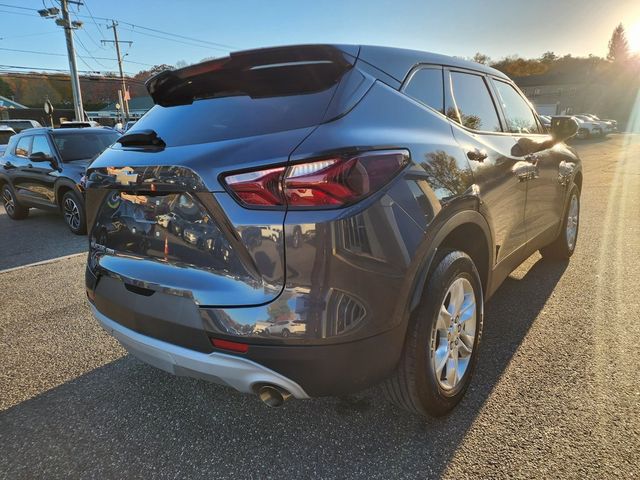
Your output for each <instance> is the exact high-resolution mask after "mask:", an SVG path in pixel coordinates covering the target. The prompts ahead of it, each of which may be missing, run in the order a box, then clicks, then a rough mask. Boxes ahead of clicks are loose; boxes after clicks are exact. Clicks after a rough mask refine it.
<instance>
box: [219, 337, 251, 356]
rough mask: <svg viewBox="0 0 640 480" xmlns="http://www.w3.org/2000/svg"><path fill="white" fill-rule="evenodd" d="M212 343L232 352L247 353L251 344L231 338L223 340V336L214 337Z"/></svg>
mask: <svg viewBox="0 0 640 480" xmlns="http://www.w3.org/2000/svg"><path fill="white" fill-rule="evenodd" d="M211 344H212V345H213V346H214V347H216V348H220V349H222V350H229V351H231V352H238V353H247V352H248V351H249V345H247V344H246V343H238V342H231V341H229V340H222V339H221V338H212V339H211Z"/></svg>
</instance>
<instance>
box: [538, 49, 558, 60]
mask: <svg viewBox="0 0 640 480" xmlns="http://www.w3.org/2000/svg"><path fill="white" fill-rule="evenodd" d="M557 59H558V56H557V55H556V54H555V53H554V52H552V51H548V52H544V53H543V54H542V56H541V57H540V61H541V62H542V63H553V62H555V61H556V60H557Z"/></svg>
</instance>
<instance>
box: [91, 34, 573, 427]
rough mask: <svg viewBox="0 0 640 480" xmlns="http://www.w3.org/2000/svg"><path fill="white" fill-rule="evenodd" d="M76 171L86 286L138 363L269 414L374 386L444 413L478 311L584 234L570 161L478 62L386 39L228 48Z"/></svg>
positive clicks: (463, 376) (165, 91)
mask: <svg viewBox="0 0 640 480" xmlns="http://www.w3.org/2000/svg"><path fill="white" fill-rule="evenodd" d="M147 88H148V90H149V93H150V95H151V96H152V97H153V100H154V102H155V104H156V105H155V106H154V107H153V109H151V111H149V112H148V113H147V114H146V115H145V116H144V117H143V118H142V119H141V120H139V121H138V122H137V123H136V124H135V125H134V126H133V127H132V128H131V130H129V131H128V132H127V133H126V134H125V135H124V136H123V137H121V138H120V140H119V141H118V143H116V144H115V145H114V146H112V147H111V148H109V149H108V150H106V151H105V152H104V153H103V154H102V155H101V156H100V157H99V158H98V159H97V160H96V161H95V162H94V163H93V164H92V165H91V167H90V169H89V170H88V172H87V182H86V199H87V222H88V228H89V232H90V241H91V248H90V253H89V257H88V265H87V270H86V287H87V295H88V297H89V300H90V302H91V305H92V309H93V313H94V315H95V316H96V318H97V319H98V320H99V322H100V323H101V324H102V325H103V326H104V327H105V329H106V330H107V331H109V332H110V333H111V334H112V335H114V336H115V337H116V338H117V339H118V340H119V341H120V342H121V343H122V344H123V345H124V347H125V348H126V349H127V350H129V351H130V352H131V353H133V354H134V355H135V356H137V357H139V358H140V359H142V360H143V361H145V362H147V363H149V364H151V365H154V366H156V367H159V368H161V369H164V370H167V371H169V372H172V373H175V374H179V375H190V376H195V377H199V378H206V379H209V380H211V381H214V382H217V383H222V384H225V385H229V386H231V387H233V388H235V389H237V390H239V391H242V392H253V393H256V394H258V395H259V397H260V398H261V399H262V400H263V401H264V402H266V403H267V404H269V405H279V404H281V403H282V402H283V401H284V400H286V399H287V398H288V397H290V396H293V397H295V398H299V399H303V398H308V397H315V396H322V395H339V394H346V393H350V392H355V391H358V390H361V389H363V388H365V387H368V386H371V385H373V384H376V383H378V382H383V386H384V390H385V391H386V392H387V393H388V396H389V397H390V399H391V400H392V401H394V402H395V403H396V404H398V405H400V406H401V407H404V408H406V409H409V410H410V411H413V412H416V413H419V414H431V415H441V414H444V413H445V412H447V411H448V410H450V409H451V408H453V407H454V406H455V405H456V403H457V402H458V401H459V400H460V398H461V397H462V395H463V394H464V392H465V390H466V388H467V386H468V385H469V381H470V378H471V374H472V371H473V369H474V365H475V363H476V359H477V351H478V344H479V340H480V337H481V333H482V323H483V304H484V302H485V301H486V300H487V299H488V298H489V297H490V296H491V294H492V293H493V292H494V291H495V290H496V289H497V288H498V286H499V285H500V284H501V283H502V281H503V280H504V279H505V278H506V277H507V276H508V275H509V273H510V272H511V271H512V270H513V269H514V268H515V267H517V266H518V265H519V264H520V263H521V262H522V261H523V260H525V259H526V258H527V257H528V256H530V255H531V254H532V253H533V252H534V251H536V250H538V249H540V250H541V252H542V254H543V255H544V256H545V257H551V258H556V259H557V258H565V259H566V258H568V257H570V256H571V254H572V253H573V250H574V248H575V245H576V239H577V231H578V215H579V198H580V188H581V185H582V171H581V164H580V160H579V158H578V157H577V155H576V154H575V152H574V151H573V150H572V149H571V148H569V147H567V146H566V145H565V144H564V143H563V141H564V140H565V139H567V138H569V137H570V136H572V135H574V134H575V132H576V129H577V126H576V124H575V122H573V121H571V120H567V119H554V120H553V122H552V126H551V133H549V134H547V133H546V131H545V129H544V127H543V126H542V124H541V123H540V120H539V118H538V116H537V114H536V113H535V111H534V110H533V109H532V108H531V106H530V105H529V103H528V102H527V101H526V99H525V98H524V97H523V95H522V94H521V93H520V91H519V90H518V89H517V87H516V86H515V85H514V84H513V83H512V82H511V81H510V80H509V79H508V78H507V77H506V76H505V75H503V74H502V73H500V72H498V71H496V70H493V69H491V68H488V67H485V66H482V65H478V64H475V63H470V62H466V61H462V60H459V59H455V58H450V57H446V56H441V55H436V54H431V53H424V52H417V51H409V50H400V49H394V48H383V47H368V46H343V45H305V46H291V47H280V48H269V49H261V50H253V51H245V52H239V53H234V54H231V55H230V56H229V57H226V58H220V59H216V60H212V61H209V62H205V63H201V64H198V65H192V66H189V67H186V68H183V69H179V70H173V71H166V72H163V73H160V74H158V75H156V76H155V77H153V78H151V79H150V80H149V81H148V82H147Z"/></svg>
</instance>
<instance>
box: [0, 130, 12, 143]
mask: <svg viewBox="0 0 640 480" xmlns="http://www.w3.org/2000/svg"><path fill="white" fill-rule="evenodd" d="M12 135H15V134H14V133H13V132H7V131H1V130H0V145H6V144H7V143H9V138H11V136H12Z"/></svg>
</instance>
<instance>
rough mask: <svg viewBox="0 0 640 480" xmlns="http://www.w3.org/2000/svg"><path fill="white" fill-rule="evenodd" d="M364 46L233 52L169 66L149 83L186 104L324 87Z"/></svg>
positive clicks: (165, 99) (167, 101)
mask: <svg viewBox="0 0 640 480" xmlns="http://www.w3.org/2000/svg"><path fill="white" fill-rule="evenodd" d="M359 51H360V47H358V46H352V45H296V46H287V47H273V48H262V49H256V50H246V51H241V52H235V53H231V54H230V55H229V56H228V57H223V58H218V59H215V60H210V61H207V62H202V63H198V64H196V65H190V66H188V67H184V68H180V69H178V70H165V71H163V72H160V73H158V74H157V75H154V76H153V77H151V78H149V79H148V80H147V81H146V83H145V85H146V87H147V90H148V91H149V95H151V98H152V99H153V101H154V103H156V104H157V105H162V106H171V105H184V104H189V103H192V102H193V101H194V100H198V99H202V98H215V97H223V96H231V95H249V96H251V97H253V98H256V97H257V98H260V97H268V96H279V95H292V94H296V93H303V92H304V93H308V92H313V91H319V90H322V89H325V88H328V87H329V86H331V85H333V84H334V83H336V82H337V81H338V80H339V79H340V78H341V77H342V75H343V74H344V73H345V72H346V71H347V70H349V69H351V67H353V65H354V63H355V61H356V59H357V57H358V54H359Z"/></svg>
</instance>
